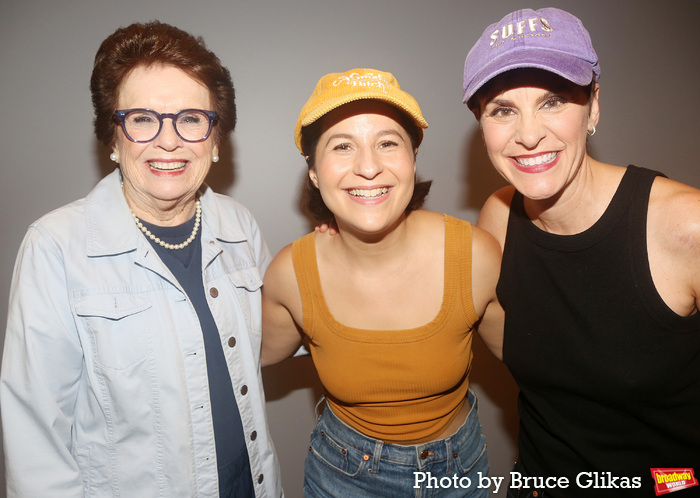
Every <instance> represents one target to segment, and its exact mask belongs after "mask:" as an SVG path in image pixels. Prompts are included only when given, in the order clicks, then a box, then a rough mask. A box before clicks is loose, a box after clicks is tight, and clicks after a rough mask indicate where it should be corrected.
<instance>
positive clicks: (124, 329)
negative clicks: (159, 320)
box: [75, 293, 153, 370]
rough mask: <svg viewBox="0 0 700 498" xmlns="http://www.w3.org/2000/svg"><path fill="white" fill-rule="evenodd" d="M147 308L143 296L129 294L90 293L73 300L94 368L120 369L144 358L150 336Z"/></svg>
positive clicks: (148, 304) (147, 299)
mask: <svg viewBox="0 0 700 498" xmlns="http://www.w3.org/2000/svg"><path fill="white" fill-rule="evenodd" d="M151 307H152V303H151V301H150V299H149V298H148V297H147V296H143V295H138V294H132V293H108V294H93V295H88V296H83V297H81V298H80V299H78V300H77V301H76V303H75V312H76V315H77V316H78V318H79V320H78V321H79V322H82V325H83V326H84V327H85V330H86V331H87V334H88V337H89V338H90V341H91V346H92V348H93V349H94V353H95V358H94V360H95V363H96V364H97V365H99V366H101V367H103V368H106V369H110V370H123V369H128V368H129V367H131V366H133V365H135V364H137V363H140V362H141V361H143V360H144V359H145V358H146V357H147V355H148V352H149V343H150V342H151V338H152V335H153V323H152V317H151V313H149V310H150V309H151Z"/></svg>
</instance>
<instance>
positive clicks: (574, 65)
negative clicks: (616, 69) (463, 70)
mask: <svg viewBox="0 0 700 498" xmlns="http://www.w3.org/2000/svg"><path fill="white" fill-rule="evenodd" d="M528 67H529V68H536V69H543V70H545V71H549V72H552V73H554V74H557V75H559V76H561V77H562V78H565V79H567V80H569V81H571V82H573V83H576V84H577V85H581V86H585V85H588V84H589V83H590V82H591V81H593V77H594V73H593V71H591V63H590V62H589V61H584V60H582V59H579V58H578V57H574V56H571V55H569V54H564V53H561V52H558V51H556V50H546V49H543V48H540V47H535V48H529V47H522V48H521V49H520V50H512V51H511V52H509V53H506V54H504V55H503V56H502V57H498V58H496V59H493V60H492V61H491V62H490V63H488V64H487V65H486V66H484V67H483V69H481V71H479V72H478V73H477V74H476V75H474V77H473V79H472V82H471V83H470V84H469V86H468V87H467V88H466V89H465V91H464V100H463V102H465V103H466V102H467V101H468V100H469V99H470V98H472V96H473V95H474V93H476V91H477V90H478V89H479V88H481V87H482V86H484V85H485V84H486V83H487V82H489V81H490V80H491V79H493V78H495V77H496V76H498V75H499V74H502V73H505V72H506V71H510V70H511V69H520V68H528Z"/></svg>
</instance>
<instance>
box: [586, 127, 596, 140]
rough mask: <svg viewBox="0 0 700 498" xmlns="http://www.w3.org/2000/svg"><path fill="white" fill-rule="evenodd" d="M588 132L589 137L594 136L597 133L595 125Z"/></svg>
mask: <svg viewBox="0 0 700 498" xmlns="http://www.w3.org/2000/svg"><path fill="white" fill-rule="evenodd" d="M586 133H588V136H589V137H592V136H593V135H595V126H594V127H593V130H588V131H587V132H586Z"/></svg>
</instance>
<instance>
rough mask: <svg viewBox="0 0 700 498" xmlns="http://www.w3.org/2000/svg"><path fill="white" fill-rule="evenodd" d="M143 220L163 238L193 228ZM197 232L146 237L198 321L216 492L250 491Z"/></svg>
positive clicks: (241, 436)
mask: <svg viewBox="0 0 700 498" xmlns="http://www.w3.org/2000/svg"><path fill="white" fill-rule="evenodd" d="M142 223H143V225H144V226H145V227H146V228H148V229H149V230H150V231H151V233H153V234H154V235H155V236H157V237H158V238H160V239H161V240H163V241H164V242H167V243H170V244H179V243H181V242H183V241H184V240H186V239H187V238H188V237H189V235H190V234H191V233H192V230H193V228H194V223H195V218H194V217H192V219H190V220H189V221H187V222H186V223H184V224H182V225H178V226H174V227H161V226H156V225H152V224H150V223H146V222H144V221H142ZM201 233H202V231H201V230H199V231H198V232H197V236H196V238H195V240H193V241H192V242H191V243H190V244H189V245H188V246H186V247H184V248H183V249H166V248H164V247H162V246H160V245H159V244H157V243H156V242H154V241H152V240H150V239H149V241H150V242H151V245H152V246H153V247H154V248H155V250H156V252H157V253H158V256H160V258H161V260H162V261H163V263H165V265H166V266H167V267H168V269H169V270H170V271H171V272H172V274H173V275H174V276H175V278H176V279H177V281H178V282H179V283H180V285H181V286H182V288H183V289H184V290H185V292H186V294H187V297H188V298H189V299H190V301H191V302H192V306H194V309H195V311H196V312H197V316H198V318H199V323H200V325H201V327H202V334H203V336H204V350H205V354H206V358H207V372H208V377H209V397H210V399H211V410H212V418H213V425H214V438H215V442H216V460H217V466H218V472H219V496H220V497H221V498H229V497H233V496H235V497H236V498H239V497H254V496H255V492H254V491H253V481H252V477H251V473H250V461H249V460H248V450H247V449H246V445H245V436H244V434H243V424H242V423H241V416H240V413H239V412H238V406H237V404H236V398H235V396H234V394H233V386H232V385H231V377H230V375H229V372H228V366H227V364H226V358H225V356H224V351H223V347H222V345H221V338H220V336H219V330H218V327H217V326H216V322H215V321H214V317H213V316H212V314H211V310H210V309H209V305H208V304H207V298H206V296H205V294H204V283H203V281H202V245H201ZM146 238H148V237H146Z"/></svg>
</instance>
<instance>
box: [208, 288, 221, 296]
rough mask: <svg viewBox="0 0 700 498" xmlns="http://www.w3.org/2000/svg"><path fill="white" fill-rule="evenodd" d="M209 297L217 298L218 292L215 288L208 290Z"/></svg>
mask: <svg viewBox="0 0 700 498" xmlns="http://www.w3.org/2000/svg"><path fill="white" fill-rule="evenodd" d="M209 295H210V296H211V297H217V296H218V295H219V290H218V289H217V288H216V287H212V288H211V289H209Z"/></svg>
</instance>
